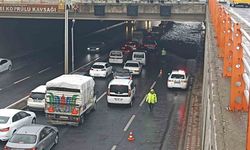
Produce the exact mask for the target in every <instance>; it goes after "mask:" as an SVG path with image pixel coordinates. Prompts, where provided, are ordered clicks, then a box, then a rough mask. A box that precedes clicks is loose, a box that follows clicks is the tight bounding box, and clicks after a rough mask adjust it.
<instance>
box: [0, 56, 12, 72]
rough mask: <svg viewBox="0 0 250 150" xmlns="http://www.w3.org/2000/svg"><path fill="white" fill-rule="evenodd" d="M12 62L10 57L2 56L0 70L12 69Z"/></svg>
mask: <svg viewBox="0 0 250 150" xmlns="http://www.w3.org/2000/svg"><path fill="white" fill-rule="evenodd" d="M11 68H12V62H11V60H9V59H5V58H0V72H4V71H6V70H11Z"/></svg>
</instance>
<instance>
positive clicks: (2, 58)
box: [0, 58, 9, 61]
mask: <svg viewBox="0 0 250 150" xmlns="http://www.w3.org/2000/svg"><path fill="white" fill-rule="evenodd" d="M1 60H9V59H7V58H0V61H1Z"/></svg>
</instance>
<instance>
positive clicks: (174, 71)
mask: <svg viewBox="0 0 250 150" xmlns="http://www.w3.org/2000/svg"><path fill="white" fill-rule="evenodd" d="M172 74H184V75H185V74H186V73H185V71H183V70H173V71H172Z"/></svg>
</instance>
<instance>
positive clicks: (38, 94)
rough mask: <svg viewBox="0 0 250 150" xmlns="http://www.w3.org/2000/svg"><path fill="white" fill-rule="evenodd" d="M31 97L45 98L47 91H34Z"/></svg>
mask: <svg viewBox="0 0 250 150" xmlns="http://www.w3.org/2000/svg"><path fill="white" fill-rule="evenodd" d="M30 98H32V99H44V98H45V93H36V92H32V93H31V94H30Z"/></svg>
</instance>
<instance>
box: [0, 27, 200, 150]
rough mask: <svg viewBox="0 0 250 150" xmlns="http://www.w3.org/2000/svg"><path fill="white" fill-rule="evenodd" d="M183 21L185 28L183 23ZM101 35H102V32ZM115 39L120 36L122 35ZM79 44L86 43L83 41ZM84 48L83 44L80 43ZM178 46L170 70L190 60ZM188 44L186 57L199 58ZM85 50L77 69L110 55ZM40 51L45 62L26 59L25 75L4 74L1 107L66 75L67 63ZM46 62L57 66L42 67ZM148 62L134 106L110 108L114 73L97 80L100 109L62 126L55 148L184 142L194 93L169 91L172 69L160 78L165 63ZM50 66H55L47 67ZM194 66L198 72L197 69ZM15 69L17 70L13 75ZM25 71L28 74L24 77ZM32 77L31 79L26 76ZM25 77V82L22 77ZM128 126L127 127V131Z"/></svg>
mask: <svg viewBox="0 0 250 150" xmlns="http://www.w3.org/2000/svg"><path fill="white" fill-rule="evenodd" d="M178 25H179V26H182V24H178ZM178 25H177V26H178ZM118 30H121V29H118ZM173 30H174V29H173ZM194 30H196V29H194ZM197 30H198V29H197ZM112 32H115V34H116V35H117V31H112V30H111V31H107V33H105V34H107V35H109V37H110V39H112V34H111V33H112ZM120 33H123V32H120ZM96 36H103V35H99V34H97V35H96ZM103 37H107V36H103ZM122 37H123V36H121V39H124V38H122ZM94 38H95V37H93V39H94ZM113 38H114V39H117V36H115V37H113ZM91 39H92V38H90V39H89V40H90V41H91ZM81 40H82V39H81ZM79 43H80V44H79V45H82V43H81V42H79ZM163 43H164V42H163ZM166 43H168V42H166ZM170 43H171V42H170ZM119 44H120V43H119V42H115V43H113V44H112V45H110V47H112V48H117V47H118V46H119ZM163 45H164V44H163ZM83 46H84V44H83V45H82V46H81V47H83ZM170 47H171V46H170ZM173 47H174V48H173V49H172V50H170V49H169V53H168V56H167V58H168V60H167V62H168V63H167V64H168V65H167V68H166V69H167V70H168V68H176V67H177V66H179V65H180V64H182V67H183V66H184V67H186V66H185V65H183V64H186V63H187V60H186V58H182V57H180V56H178V54H180V53H181V52H180V51H183V47H178V45H173ZM189 48H190V47H189V45H187V46H186V47H185V51H186V52H187V54H184V55H185V56H187V58H192V59H195V58H194V56H195V57H196V55H195V54H194V53H191V54H190V49H189ZM175 49H176V50H175ZM82 50H83V48H79V49H78V48H77V52H76V53H78V54H79V55H77V58H76V62H78V63H77V64H76V66H77V68H78V67H80V66H83V67H81V68H80V69H79V70H78V71H80V72H81V71H83V72H88V70H89V67H90V66H91V64H92V63H93V62H94V61H105V60H107V54H102V55H98V54H97V55H88V54H85V53H82ZM192 50H193V47H192ZM48 51H50V52H51V48H50V49H48ZM54 52H55V53H53V54H52V56H53V57H55V56H57V55H58V54H60V52H59V51H58V50H56V51H54ZM175 53H176V54H175ZM36 55H39V56H41V57H43V58H41V57H39V58H40V59H41V60H40V61H37V62H36V61H32V62H33V64H31V63H29V60H28V59H23V61H24V63H28V64H29V67H22V69H21V70H20V73H18V70H14V71H13V72H6V73H4V74H2V76H1V80H2V81H3V82H1V86H2V87H3V88H2V89H3V90H2V91H0V94H1V97H3V98H4V99H5V101H1V103H2V104H1V106H2V107H5V106H7V105H9V104H11V103H12V102H14V101H16V100H18V99H20V98H22V97H24V96H26V95H28V93H29V92H30V90H31V89H33V88H34V87H36V86H37V85H39V84H44V83H46V81H48V80H50V79H52V78H54V77H56V76H58V75H60V74H62V73H63V64H62V62H61V61H59V62H57V63H54V60H53V57H51V59H47V58H48V56H47V55H44V56H43V55H40V54H38V53H35V54H34V55H31V56H36ZM188 56H190V57H188ZM48 60H51V61H48ZM26 61H27V62H26ZM43 61H46V63H48V64H50V65H52V66H53V65H55V66H53V67H52V66H46V65H45V66H43V64H44V63H43ZM149 61H150V63H149V64H148V65H147V66H146V67H144V68H143V73H142V75H141V76H138V77H135V79H134V80H135V82H136V88H137V92H136V100H135V103H134V105H133V107H132V108H128V107H122V106H119V105H118V106H116V105H114V106H112V107H111V108H109V107H107V105H106V95H105V92H106V91H107V84H108V82H109V81H110V80H111V77H109V78H107V79H101V78H100V79H99V78H97V79H95V81H96V85H97V91H98V95H97V96H98V97H100V98H99V101H98V106H97V110H96V111H95V112H92V113H90V114H89V115H88V116H87V117H86V120H85V123H84V125H83V126H81V127H78V128H74V127H70V126H59V127H58V128H59V129H60V144H59V145H57V146H56V147H55V149H63V148H64V149H70V148H72V147H73V148H74V149H81V148H82V147H83V146H84V147H86V148H87V149H111V148H113V147H115V148H116V149H127V148H129V149H136V148H137V149H149V150H150V149H160V148H164V146H166V147H165V148H167V149H177V148H178V146H179V143H180V141H181V139H180V137H181V135H182V134H183V133H182V132H183V131H184V130H183V124H184V118H185V111H184V110H185V108H186V102H187V101H188V98H187V93H188V92H189V91H175V90H168V89H167V88H166V74H167V72H163V75H162V77H160V76H159V72H160V66H159V65H157V64H159V61H160V60H159V59H157V55H156V54H150V57H149ZM39 65H41V66H39ZM38 66H39V67H38ZM48 67H51V68H49V69H47V68H48ZM115 67H121V66H115ZM193 69H194V70H195V68H193ZM39 72H40V73H39ZM193 72H195V71H193ZM13 73H18V74H16V75H15V74H14V75H13ZM22 74H24V76H23V77H24V78H21V77H20V75H22ZM12 75H13V76H12ZM27 75H28V77H29V76H30V77H29V78H27V79H25V78H26V77H27ZM6 78H8V79H9V81H8V80H6ZM22 79H25V80H23V81H21V80H22ZM17 81H20V82H17ZM12 82H16V83H17V84H15V85H13V86H9V85H11V84H9V83H12ZM2 83H4V84H2ZM151 86H154V88H155V90H156V91H157V94H158V97H159V103H158V104H157V105H156V107H155V110H154V112H153V113H152V114H150V113H149V111H148V108H147V105H146V104H144V103H143V100H144V97H145V95H146V93H147V92H148V91H149V89H150V87H151ZM37 116H38V123H41V124H46V119H45V117H44V114H43V113H41V112H37ZM133 116H134V117H133ZM131 118H133V119H132V122H131V124H129V122H130V121H129V120H131ZM126 126H127V128H126ZM125 128H126V130H125V131H124V129H125ZM131 130H132V131H133V132H134V135H135V137H136V141H135V142H134V143H128V141H127V136H128V132H129V131H131ZM146 131H147V132H146ZM72 135H73V137H72ZM86 135H87V136H86ZM86 137H87V138H86ZM73 141H74V143H73ZM97 141H98V142H97ZM164 142H166V144H165V145H164V146H163V143H164ZM1 145H4V143H1Z"/></svg>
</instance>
